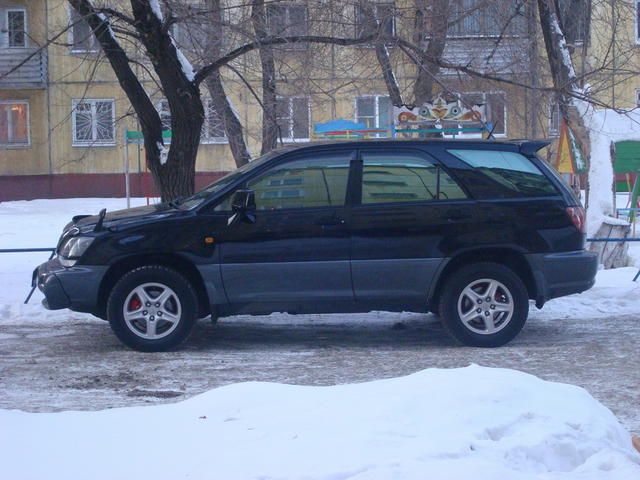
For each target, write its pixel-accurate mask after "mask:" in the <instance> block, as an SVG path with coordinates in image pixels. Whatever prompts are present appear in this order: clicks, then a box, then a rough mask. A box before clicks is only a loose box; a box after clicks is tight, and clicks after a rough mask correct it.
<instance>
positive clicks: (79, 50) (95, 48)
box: [67, 5, 100, 54]
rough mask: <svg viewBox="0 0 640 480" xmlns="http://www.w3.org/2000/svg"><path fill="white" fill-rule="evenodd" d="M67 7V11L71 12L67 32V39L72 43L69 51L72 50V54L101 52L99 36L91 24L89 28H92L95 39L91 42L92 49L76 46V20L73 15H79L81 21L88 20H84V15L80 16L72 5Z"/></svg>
mask: <svg viewBox="0 0 640 480" xmlns="http://www.w3.org/2000/svg"><path fill="white" fill-rule="evenodd" d="M67 9H68V10H67V11H68V13H69V32H68V34H67V39H68V41H69V44H70V45H71V46H70V47H69V51H70V52H71V54H83V53H84V54H86V53H99V52H100V42H98V38H97V37H96V35H95V34H94V33H93V29H92V28H91V26H90V25H89V30H91V36H92V39H93V41H92V42H91V44H92V46H91V48H90V49H86V48H78V47H76V41H75V35H74V33H73V31H74V27H75V25H76V22H74V21H73V17H74V15H77V16H78V18H79V21H80V22H85V23H86V20H84V19H83V18H82V17H80V14H79V13H78V12H77V11H76V10H75V9H74V8H73V7H72V6H71V5H67ZM87 25H88V24H87Z"/></svg>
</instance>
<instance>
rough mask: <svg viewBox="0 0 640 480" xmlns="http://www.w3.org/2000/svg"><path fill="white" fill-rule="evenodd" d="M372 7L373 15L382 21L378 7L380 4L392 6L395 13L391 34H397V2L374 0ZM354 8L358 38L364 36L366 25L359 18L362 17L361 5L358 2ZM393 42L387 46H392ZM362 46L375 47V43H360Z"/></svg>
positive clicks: (354, 23) (377, 20) (393, 0)
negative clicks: (375, 0)
mask: <svg viewBox="0 0 640 480" xmlns="http://www.w3.org/2000/svg"><path fill="white" fill-rule="evenodd" d="M370 5H371V7H372V8H373V15H374V17H375V19H376V22H380V19H379V17H380V15H378V7H379V6H384V7H391V10H392V12H393V15H392V16H391V36H394V35H395V34H396V28H397V26H396V2H395V0H387V1H384V0H381V1H377V2H372V3H371V4H370ZM353 8H354V10H353V12H354V13H353V18H354V21H353V26H354V30H355V31H354V34H355V37H356V38H359V37H360V36H362V35H363V34H364V29H365V26H364V25H363V24H361V23H360V22H359V19H360V18H361V15H360V8H361V7H360V5H358V4H357V3H356V4H355V5H354V6H353ZM392 45H393V44H388V45H387V47H389V46H392ZM358 46H360V47H364V48H372V47H375V45H373V44H371V43H364V44H361V45H358Z"/></svg>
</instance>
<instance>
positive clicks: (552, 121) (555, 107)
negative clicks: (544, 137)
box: [549, 102, 562, 137]
mask: <svg viewBox="0 0 640 480" xmlns="http://www.w3.org/2000/svg"><path fill="white" fill-rule="evenodd" d="M560 125H562V114H561V113H560V105H559V104H558V103H556V102H554V103H552V104H551V105H549V136H551V137H557V136H558V135H560Z"/></svg>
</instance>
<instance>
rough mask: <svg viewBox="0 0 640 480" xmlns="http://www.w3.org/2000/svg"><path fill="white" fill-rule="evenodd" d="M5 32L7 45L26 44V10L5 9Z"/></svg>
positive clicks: (18, 45) (20, 45) (22, 45)
mask: <svg viewBox="0 0 640 480" xmlns="http://www.w3.org/2000/svg"><path fill="white" fill-rule="evenodd" d="M5 20H6V33H7V43H6V44H7V46H8V47H17V48H20V47H26V46H27V11H26V10H24V9H8V10H6V19H5Z"/></svg>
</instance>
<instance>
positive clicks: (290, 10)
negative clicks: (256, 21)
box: [266, 3, 309, 49]
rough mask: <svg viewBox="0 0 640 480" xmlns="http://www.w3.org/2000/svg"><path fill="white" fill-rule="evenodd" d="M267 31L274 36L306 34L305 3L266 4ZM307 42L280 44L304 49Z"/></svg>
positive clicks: (306, 16)
mask: <svg viewBox="0 0 640 480" xmlns="http://www.w3.org/2000/svg"><path fill="white" fill-rule="evenodd" d="M266 23H267V32H268V33H269V35H272V36H274V37H290V36H297V35H307V34H308V31H309V24H308V14H307V6H306V5H281V4H277V3H272V4H270V5H268V6H267V22H266ZM307 46H308V44H307V43H291V44H288V45H281V46H280V48H286V49H306V48H307Z"/></svg>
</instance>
